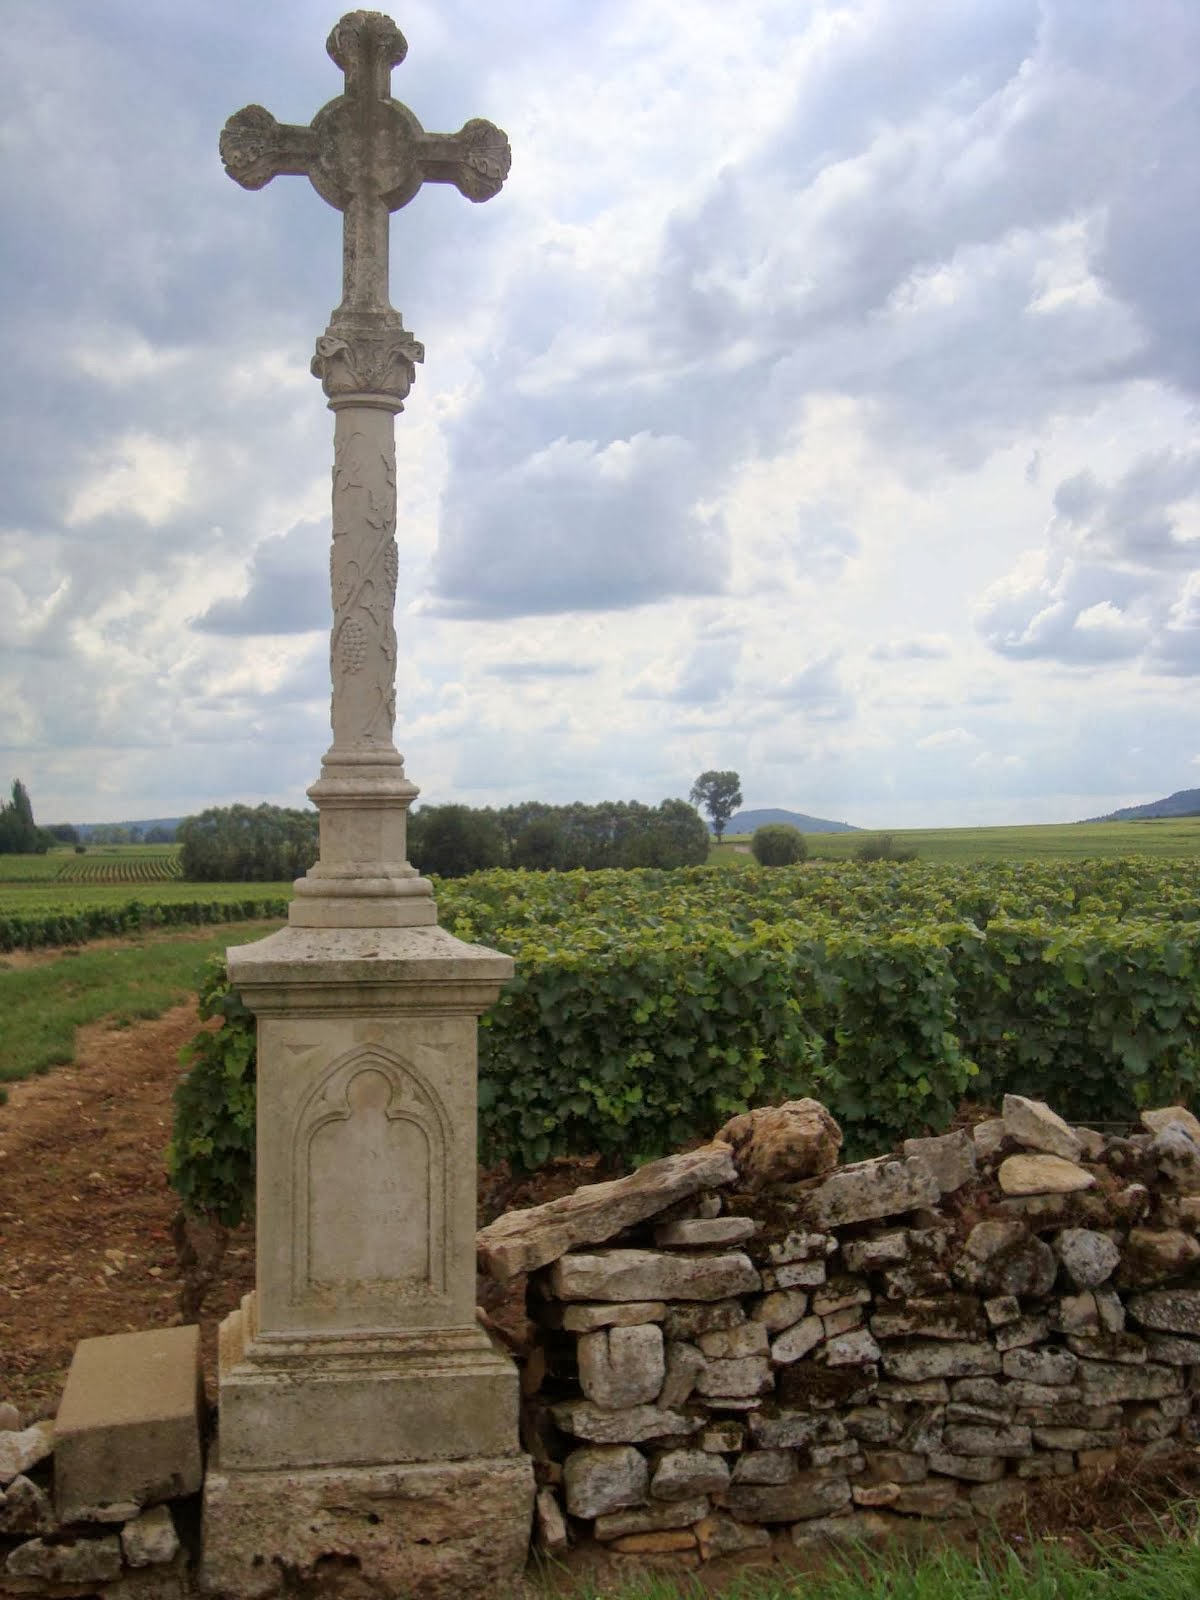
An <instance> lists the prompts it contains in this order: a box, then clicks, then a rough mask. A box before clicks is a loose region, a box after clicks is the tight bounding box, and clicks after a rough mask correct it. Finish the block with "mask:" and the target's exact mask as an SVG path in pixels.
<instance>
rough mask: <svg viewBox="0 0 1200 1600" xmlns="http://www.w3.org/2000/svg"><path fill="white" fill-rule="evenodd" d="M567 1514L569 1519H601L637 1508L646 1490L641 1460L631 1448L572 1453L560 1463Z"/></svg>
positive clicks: (647, 1478)
mask: <svg viewBox="0 0 1200 1600" xmlns="http://www.w3.org/2000/svg"><path fill="white" fill-rule="evenodd" d="M563 1484H564V1487H565V1489H566V1495H567V1510H568V1511H569V1512H570V1513H571V1515H572V1516H573V1517H586V1518H588V1519H589V1520H590V1519H591V1518H593V1517H599V1516H602V1515H603V1514H604V1513H605V1512H606V1511H618V1510H620V1509H621V1508H622V1507H624V1506H636V1505H640V1504H641V1503H642V1502H643V1501H644V1500H645V1498H646V1495H647V1492H648V1490H649V1487H650V1468H649V1465H648V1463H647V1461H646V1458H645V1456H644V1455H643V1454H642V1453H641V1451H640V1450H635V1449H634V1448H633V1446H632V1445H608V1446H601V1447H600V1448H599V1449H583V1450H572V1451H571V1453H570V1455H569V1456H568V1457H567V1459H566V1461H565V1462H564V1463H563Z"/></svg>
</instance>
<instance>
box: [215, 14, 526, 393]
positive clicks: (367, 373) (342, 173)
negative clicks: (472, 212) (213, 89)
mask: <svg viewBox="0 0 1200 1600" xmlns="http://www.w3.org/2000/svg"><path fill="white" fill-rule="evenodd" d="M325 48H326V49H327V50H328V52H329V54H330V56H331V57H332V59H333V60H334V62H335V63H336V64H337V65H338V66H339V67H340V68H341V69H342V72H343V73H344V74H345V79H346V83H345V90H344V92H343V93H342V94H340V95H339V96H338V97H337V99H336V100H331V101H330V102H329V104H328V105H326V106H324V107H322V109H321V110H320V111H318V112H317V114H316V116H315V117H314V118H313V120H312V122H311V124H310V125H309V126H308V127H303V126H299V125H296V124H289V123H280V122H277V121H276V120H275V118H274V117H273V116H272V115H271V113H270V112H269V111H266V110H264V108H263V107H262V106H257V105H255V106H246V107H245V109H244V110H242V111H238V112H237V113H235V115H234V116H232V117H230V119H229V121H228V122H227V123H226V124H225V130H224V132H223V133H222V134H221V160H222V161H223V162H224V164H225V170H226V172H228V174H229V176H230V177H231V178H233V179H234V181H235V182H236V183H240V184H241V185H242V187H243V188H246V189H261V188H263V186H264V185H265V184H268V183H270V181H271V179H272V178H276V177H280V176H282V175H284V174H294V175H296V176H303V177H307V178H308V179H309V181H310V182H311V184H312V186H313V188H314V189H315V190H316V191H317V193H318V194H319V195H320V196H321V198H322V199H323V200H327V201H328V202H329V204H330V205H331V206H333V207H335V208H336V209H337V210H338V211H341V212H342V213H343V214H344V219H345V220H344V224H343V232H342V239H343V272H342V303H341V305H340V306H339V307H338V309H337V311H336V312H335V313H334V317H333V322H332V324H331V326H330V329H329V332H328V333H327V334H326V335H325V338H324V340H321V341H318V347H317V356H316V357H315V358H314V363H313V370H314V371H315V372H316V373H317V375H318V376H319V377H321V378H322V380H323V381H324V382H325V387H326V392H327V393H328V394H329V395H330V398H331V399H332V398H334V397H335V395H337V394H342V393H346V392H349V391H348V390H347V388H346V384H347V382H350V386H351V388H352V389H355V390H356V392H379V393H386V394H392V395H393V396H396V395H398V397H399V399H400V400H403V398H404V395H405V394H407V392H408V384H409V383H411V381H412V362H413V361H414V360H420V359H421V355H422V351H421V347H420V345H418V344H417V343H416V341H415V340H413V339H412V338H411V337H410V336H409V335H408V334H407V333H405V332H404V330H403V326H402V324H401V323H400V319H399V317H398V316H397V314H396V313H395V312H394V311H393V310H392V308H391V305H390V302H389V299H388V219H389V215H390V213H391V212H393V211H399V210H400V208H401V207H402V206H406V205H407V204H408V202H409V201H410V200H411V199H412V198H413V197H414V196H415V195H416V193H417V191H418V190H419V189H420V187H421V185H422V184H423V183H452V184H453V185H454V186H455V187H456V188H457V189H458V190H459V192H460V193H461V194H464V195H466V197H467V199H468V200H475V201H480V200H490V199H491V198H492V196H493V195H496V194H498V193H499V192H500V189H501V187H502V185H503V183H504V180H505V178H506V177H507V176H508V169H509V164H510V161H511V156H510V152H509V146H508V139H507V137H506V136H505V135H504V133H502V132H501V130H500V129H499V128H497V127H495V126H494V125H493V124H492V123H490V122H485V121H483V120H482V119H480V118H473V119H472V120H471V121H470V122H468V123H466V124H465V126H464V127H463V128H461V129H460V130H459V132H458V133H450V134H444V133H426V132H425V130H424V129H423V128H422V127H421V124H420V123H419V122H418V121H417V119H416V117H415V116H414V115H413V113H412V112H411V111H410V110H409V109H408V107H407V106H405V105H401V103H400V102H399V101H398V100H393V99H392V98H391V75H392V68H393V67H394V66H398V65H399V63H400V62H401V61H403V60H404V57H405V55H406V54H407V53H408V46H407V44H406V43H405V39H404V35H403V34H402V33H401V32H400V29H399V28H398V27H397V26H396V24H395V23H394V22H393V21H392V19H391V17H388V16H384V15H383V13H382V12H378V11H351V12H349V13H348V14H347V15H346V16H344V17H343V18H342V20H341V21H340V22H339V23H337V24H336V26H335V27H334V28H333V30H332V32H331V33H330V35H329V38H328V40H327V42H326V46H325ZM381 314H382V315H381ZM368 320H370V321H371V322H373V323H374V325H375V326H376V328H377V329H381V328H382V326H383V324H384V322H385V321H386V324H387V328H388V332H389V335H390V340H391V346H392V349H391V354H390V355H389V356H387V357H386V358H385V359H383V360H380V358H379V356H378V352H375V353H374V359H373V360H372V359H367V360H366V361H365V362H359V363H358V366H359V368H361V369H362V370H354V371H352V372H345V371H340V372H338V371H335V370H334V369H333V368H332V367H330V364H329V352H328V350H326V351H325V352H323V351H322V348H321V346H322V344H328V342H329V341H330V340H331V339H332V340H335V341H339V342H340V343H342V344H343V345H345V344H346V343H347V336H348V335H349V334H351V333H354V334H359V335H361V334H362V333H365V331H366V328H365V323H366V322H367V321H368ZM400 336H402V337H400ZM397 340H399V342H398V343H397ZM401 347H403V348H401ZM341 354H342V356H343V358H344V356H345V351H344V350H343V352H341ZM396 356H399V358H400V359H399V362H398V363H397V360H396V359H395V358H396ZM335 365H336V364H335ZM342 366H345V360H344V359H343V361H342ZM405 366H407V368H408V374H407V381H405V380H404V373H403V370H402V369H403V368H404V367H405ZM371 367H373V368H374V369H375V370H367V369H368V368H371ZM360 380H361V381H360ZM331 382H332V384H333V387H331ZM401 389H402V391H403V392H400V391H401Z"/></svg>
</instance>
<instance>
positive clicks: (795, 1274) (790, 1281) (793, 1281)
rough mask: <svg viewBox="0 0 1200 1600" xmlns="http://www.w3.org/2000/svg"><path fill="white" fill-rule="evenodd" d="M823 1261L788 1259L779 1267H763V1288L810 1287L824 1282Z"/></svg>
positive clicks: (824, 1268) (824, 1270) (824, 1269)
mask: <svg viewBox="0 0 1200 1600" xmlns="http://www.w3.org/2000/svg"><path fill="white" fill-rule="evenodd" d="M825 1277H826V1267H825V1263H824V1262H823V1261H789V1262H787V1263H785V1265H783V1266H781V1267H764V1268H763V1274H762V1285H763V1288H764V1289H812V1288H816V1287H817V1286H819V1285H820V1284H822V1283H824V1282H825Z"/></svg>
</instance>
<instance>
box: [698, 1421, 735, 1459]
mask: <svg viewBox="0 0 1200 1600" xmlns="http://www.w3.org/2000/svg"><path fill="white" fill-rule="evenodd" d="M745 1439H746V1426H745V1424H744V1423H742V1422H710V1423H709V1425H708V1427H707V1428H705V1430H704V1432H703V1433H702V1434H701V1435H700V1448H701V1450H707V1451H708V1452H709V1453H710V1454H711V1455H733V1454H735V1453H736V1452H737V1451H740V1450H741V1449H742V1447H743V1445H744V1443H745Z"/></svg>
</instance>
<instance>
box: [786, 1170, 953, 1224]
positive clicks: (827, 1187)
mask: <svg viewBox="0 0 1200 1600" xmlns="http://www.w3.org/2000/svg"><path fill="white" fill-rule="evenodd" d="M941 1193H942V1191H941V1189H940V1188H939V1187H938V1181H937V1179H936V1177H935V1176H934V1174H933V1172H932V1171H931V1170H930V1168H929V1166H928V1165H927V1163H926V1162H924V1161H922V1160H919V1159H910V1160H907V1161H889V1160H888V1159H887V1158H886V1157H884V1158H882V1159H881V1160H878V1161H862V1162H859V1163H858V1164H857V1165H855V1166H852V1167H843V1168H842V1170H841V1171H840V1172H835V1173H834V1174H833V1176H832V1177H831V1178H827V1179H826V1180H825V1182H824V1183H823V1184H822V1185H821V1187H820V1188H819V1189H816V1190H814V1191H813V1193H812V1194H810V1195H809V1196H808V1199H807V1207H808V1211H809V1215H810V1217H811V1218H812V1220H813V1221H814V1222H816V1223H817V1224H818V1226H821V1227H826V1228H838V1227H844V1226H845V1225H846V1224H847V1223H851V1222H872V1221H874V1220H875V1219H876V1218H879V1217H895V1216H899V1215H901V1213H903V1212H905V1211H915V1210H916V1209H918V1207H921V1206H931V1205H934V1204H936V1202H937V1201H938V1200H939V1199H940V1198H941Z"/></svg>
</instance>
